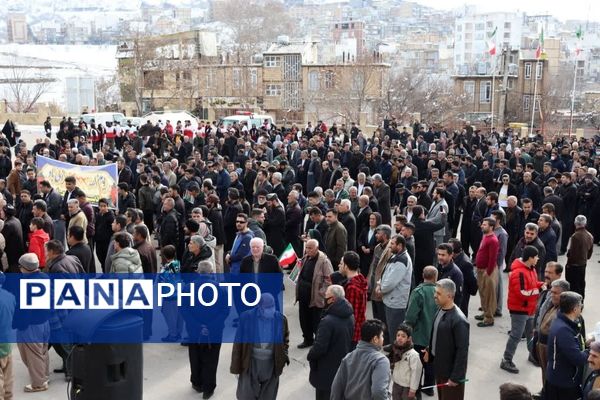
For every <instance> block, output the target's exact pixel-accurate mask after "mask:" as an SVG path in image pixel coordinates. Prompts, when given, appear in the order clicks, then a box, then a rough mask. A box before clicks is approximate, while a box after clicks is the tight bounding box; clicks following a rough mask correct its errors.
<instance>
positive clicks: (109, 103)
mask: <svg viewBox="0 0 600 400" xmlns="http://www.w3.org/2000/svg"><path fill="white" fill-rule="evenodd" d="M120 102H121V93H120V92H119V83H118V80H117V75H116V74H111V75H109V76H107V77H105V78H101V79H100V80H98V81H97V82H96V107H98V110H101V111H117V110H118V109H119V108H118V105H119V103H120Z"/></svg>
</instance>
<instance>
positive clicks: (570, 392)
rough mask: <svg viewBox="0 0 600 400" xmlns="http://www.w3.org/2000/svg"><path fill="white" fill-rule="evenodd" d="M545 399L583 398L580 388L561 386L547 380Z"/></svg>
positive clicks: (568, 399)
mask: <svg viewBox="0 0 600 400" xmlns="http://www.w3.org/2000/svg"><path fill="white" fill-rule="evenodd" d="M544 396H545V400H578V399H580V398H581V390H579V388H561V387H558V386H554V385H552V384H551V383H548V381H546V384H545V385H544Z"/></svg>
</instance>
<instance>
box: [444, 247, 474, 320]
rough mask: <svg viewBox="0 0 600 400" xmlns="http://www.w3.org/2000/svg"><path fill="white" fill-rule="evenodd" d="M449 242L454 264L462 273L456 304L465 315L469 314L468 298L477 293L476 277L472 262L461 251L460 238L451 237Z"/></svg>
mask: <svg viewBox="0 0 600 400" xmlns="http://www.w3.org/2000/svg"><path fill="white" fill-rule="evenodd" d="M449 243H450V244H451V245H452V252H453V258H454V264H456V266H457V267H458V269H460V271H461V272H462V275H463V292H462V300H461V303H460V304H458V306H459V308H460V310H461V311H462V312H463V314H465V316H466V317H467V316H468V315H469V300H470V299H471V296H475V294H477V289H478V286H477V277H476V276H475V272H474V270H473V263H472V262H471V260H470V259H469V257H467V255H466V254H465V252H464V251H463V248H462V245H461V243H460V240H458V239H456V238H451V239H450V241H449Z"/></svg>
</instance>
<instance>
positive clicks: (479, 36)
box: [475, 32, 483, 40]
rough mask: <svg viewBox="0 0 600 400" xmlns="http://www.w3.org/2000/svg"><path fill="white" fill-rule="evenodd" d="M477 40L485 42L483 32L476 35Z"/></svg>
mask: <svg viewBox="0 0 600 400" xmlns="http://www.w3.org/2000/svg"><path fill="white" fill-rule="evenodd" d="M475 40H483V32H478V33H476V34H475Z"/></svg>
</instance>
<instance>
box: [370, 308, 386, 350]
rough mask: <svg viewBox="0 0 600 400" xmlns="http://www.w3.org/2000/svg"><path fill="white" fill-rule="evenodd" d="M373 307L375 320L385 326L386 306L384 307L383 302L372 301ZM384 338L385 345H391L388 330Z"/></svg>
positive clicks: (384, 333)
mask: <svg viewBox="0 0 600 400" xmlns="http://www.w3.org/2000/svg"><path fill="white" fill-rule="evenodd" d="M371 307H372V308H373V318H375V319H378V320H380V321H381V322H383V323H384V324H385V323H386V320H385V306H384V305H383V301H375V300H373V301H371ZM383 338H384V343H385V344H388V343H390V338H389V334H388V329H387V328H386V329H384V330H383Z"/></svg>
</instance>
